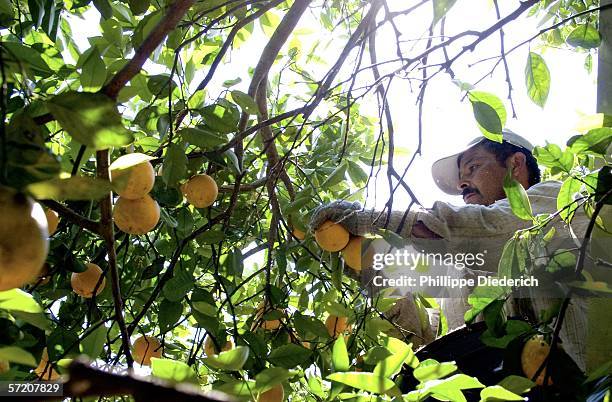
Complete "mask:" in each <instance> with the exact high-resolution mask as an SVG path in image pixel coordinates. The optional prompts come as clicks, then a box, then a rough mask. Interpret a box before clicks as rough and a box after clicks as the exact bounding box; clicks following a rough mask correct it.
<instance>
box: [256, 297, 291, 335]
mask: <svg viewBox="0 0 612 402" xmlns="http://www.w3.org/2000/svg"><path fill="white" fill-rule="evenodd" d="M270 311H271V309H270V308H266V307H265V306H264V303H263V302H262V303H260V304H259V306H257V311H256V312H255V319H254V320H253V325H252V328H251V330H255V329H256V328H258V327H261V328H263V329H265V330H267V331H273V330H276V329H278V328H279V327H280V326H281V321H280V320H279V319H276V320H266V319H264V315H266V314H267V313H269V312H270ZM276 311H280V313H281V314H282V315H283V316H284V315H285V312H284V311H283V310H280V309H276Z"/></svg>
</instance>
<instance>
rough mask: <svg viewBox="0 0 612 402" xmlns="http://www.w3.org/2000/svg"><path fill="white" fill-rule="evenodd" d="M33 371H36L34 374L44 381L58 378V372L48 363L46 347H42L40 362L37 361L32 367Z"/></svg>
mask: <svg viewBox="0 0 612 402" xmlns="http://www.w3.org/2000/svg"><path fill="white" fill-rule="evenodd" d="M34 373H36V375H37V376H38V377H39V378H40V379H41V380H44V381H55V380H58V379H59V378H60V375H59V373H58V372H57V371H55V370H54V369H53V367H52V366H51V364H50V363H49V354H48V353H47V348H44V349H43V352H42V355H41V356H40V362H39V363H38V366H37V367H36V368H35V369H34Z"/></svg>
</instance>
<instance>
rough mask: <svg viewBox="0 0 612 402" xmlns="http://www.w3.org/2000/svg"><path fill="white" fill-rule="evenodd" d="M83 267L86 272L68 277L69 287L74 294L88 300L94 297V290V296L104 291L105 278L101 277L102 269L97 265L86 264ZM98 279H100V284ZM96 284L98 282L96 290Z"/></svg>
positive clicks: (75, 273) (74, 273)
mask: <svg viewBox="0 0 612 402" xmlns="http://www.w3.org/2000/svg"><path fill="white" fill-rule="evenodd" d="M85 266H86V267H87V270H85V271H83V272H73V273H72V275H71V276H70V286H72V290H74V293H76V294H78V295H79V296H82V297H85V298H87V299H89V298H91V297H93V296H94V290H95V292H96V294H95V295H96V296H97V295H99V294H100V292H102V291H103V290H104V287H105V286H106V278H105V277H104V276H103V275H102V268H100V267H99V266H98V265H96V264H94V263H91V262H88V263H86V264H85ZM100 278H102V279H101V282H100ZM98 282H100V285H99V286H98V287H97V289H96V286H97V285H98Z"/></svg>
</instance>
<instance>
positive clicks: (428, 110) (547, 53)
mask: <svg viewBox="0 0 612 402" xmlns="http://www.w3.org/2000/svg"><path fill="white" fill-rule="evenodd" d="M499 3H501V4H500V5H501V7H502V10H501V15H502V16H505V15H507V14H508V13H510V12H511V11H512V10H514V8H515V7H516V6H517V5H518V1H502V2H499ZM390 6H391V7H394V6H395V7H398V9H399V8H400V7H401V8H405V7H406V4H405V2H403V1H402V2H399V1H395V2H393V1H392V2H390ZM392 9H393V8H392ZM85 16H86V20H85V21H84V20H80V19H78V18H77V17H71V25H72V27H73V30H74V33H75V35H74V37H75V38H76V41H77V44H78V45H79V47H80V49H81V50H82V51H84V50H86V49H87V48H89V44H88V42H87V39H86V38H87V37H91V36H96V35H99V32H98V30H97V28H98V25H97V24H96V23H88V22H87V21H92V22H93V21H98V19H99V14H98V12H97V11H96V10H95V9H94V8H92V9H90V10H89V11H88V12H87V13H85ZM315 17H316V16H315V15H313V14H312V13H311V14H308V13H307V14H306V15H305V16H304V17H303V18H302V20H301V21H300V24H299V25H298V30H299V31H301V32H302V35H300V39H301V40H302V42H303V43H306V44H305V45H304V47H303V48H304V49H305V50H306V49H309V46H308V45H307V44H308V43H309V41H310V43H312V42H314V40H315V39H317V38H319V39H320V38H321V35H320V33H321V30H318V29H317V24H318V22H317V20H316V19H315ZM447 17H448V18H447V22H446V34H447V35H453V34H454V33H458V32H462V31H464V30H467V29H472V30H473V29H477V30H482V29H485V28H486V27H488V26H490V25H491V24H493V23H494V21H495V20H496V17H495V11H494V9H493V6H492V4H491V2H473V3H470V5H469V7H468V6H466V0H459V1H457V3H456V4H455V6H454V7H453V8H452V9H451V10H450V11H449V13H448V15H447ZM430 20H431V6H430V5H429V4H427V5H425V6H423V7H421V9H420V10H419V12H417V13H414V14H412V15H410V16H409V17H403V18H398V19H397V20H396V21H397V26H398V28H399V30H400V31H402V34H403V35H402V37H401V39H402V40H413V39H418V38H420V37H422V36H424V35H425V34H426V28H427V27H426V21H430ZM537 23H538V18H525V16H522V17H521V18H519V20H518V21H515V22H513V23H511V24H510V25H509V26H508V27H507V29H506V30H505V32H506V49H509V48H511V47H512V46H513V45H514V44H516V43H518V42H520V41H522V40H525V39H527V38H529V37H530V36H532V35H533V34H534V33H535V32H537V31H538V30H539V29H540V28H538V27H537ZM546 26H548V24H544V25H543V27H546ZM436 34H437V33H436ZM255 37H261V40H256V38H255ZM323 38H324V41H323V43H325V41H329V40H330V38H329V35H328V36H327V37H326V36H323ZM332 39H333V38H332ZM335 39H336V40H331V41H330V44H329V45H328V46H327V47H323V46H322V47H320V48H319V49H318V50H317V51H318V52H319V53H320V55H321V57H323V58H324V59H326V60H327V61H328V62H329V63H332V62H333V61H334V60H335V57H337V54H338V46H339V45H342V44H343V43H344V41H343V40H337V38H335ZM343 39H344V38H343ZM470 40H471V38H470ZM265 42H266V38H265V37H264V36H263V34H262V32H261V30H260V29H259V28H258V26H257V24H256V28H255V31H254V33H253V37H252V38H251V40H250V41H249V46H248V47H246V46H245V47H241V48H239V49H238V50H234V51H232V52H230V58H231V59H230V60H233V61H234V63H232V64H231V65H232V66H235V65H236V64H240V66H241V67H244V65H245V64H241V63H235V61H236V60H239V59H240V60H252V61H253V62H252V63H250V64H249V65H251V64H254V62H255V60H257V58H258V56H259V54H260V52H261V48H263V45H264V44H265ZM411 43H415V42H408V41H407V42H405V46H404V49H406V50H408V46H410V44H411ZM419 43H424V42H419ZM462 43H467V42H462ZM538 43H539V42H537V41H535V42H534V43H533V47H532V50H533V51H536V52H538V53H540V54H541V55H542V56H543V57H544V58H545V60H546V62H547V64H548V67H549V69H550V71H551V76H552V83H551V89H550V93H549V96H548V101H547V103H546V106H545V107H544V109H541V108H540V107H539V106H537V105H535V104H534V103H533V102H531V100H530V99H529V98H528V96H527V92H526V88H525V83H524V69H525V62H526V58H527V54H528V51H529V48H528V46H524V47H522V48H520V49H518V50H517V51H515V52H514V53H512V54H511V55H509V56H508V58H507V59H508V63H509V69H510V76H511V79H512V84H513V87H514V91H513V98H514V104H515V107H516V111H517V115H518V119H512V118H511V108H510V103H509V102H508V100H507V99H506V98H507V86H506V82H505V74H504V69H503V66H502V65H501V64H500V65H499V67H498V68H497V70H496V71H495V74H494V75H493V77H492V78H487V79H486V80H484V81H482V82H481V83H480V84H479V85H478V86H477V88H476V89H477V90H481V91H487V92H492V93H494V94H496V95H497V96H498V97H499V98H501V99H502V100H504V102H505V105H506V110H507V112H508V121H507V124H506V126H507V127H508V128H510V129H512V130H513V131H515V132H517V133H519V134H521V135H523V136H524V137H526V138H527V139H529V140H530V141H531V142H532V143H533V144H534V145H544V144H545V143H546V141H549V142H554V143H557V144H560V145H563V144H564V143H565V141H566V140H567V139H568V138H569V137H570V136H571V135H573V134H575V133H574V132H573V131H572V130H573V127H575V126H576V124H577V122H578V120H579V118H580V115H581V114H592V113H595V96H596V91H595V79H596V75H595V74H592V75H589V74H588V73H587V71H586V70H585V68H584V57H585V55H586V54H577V53H576V52H574V51H571V50H567V49H551V48H546V49H540V48H537V44H538ZM416 46H419V45H416ZM499 46H500V41H499V35H498V34H495V35H493V36H491V37H490V38H489V39H487V40H485V41H483V42H482V43H481V44H480V45H479V46H478V48H477V51H476V55H477V57H475V55H474V54H467V55H465V56H466V57H465V59H464V60H466V61H469V63H473V62H475V61H478V60H480V59H482V58H486V57H490V56H495V55H497V54H499ZM377 47H378V53H379V60H384V59H385V58H394V55H395V50H396V48H395V37H394V35H393V31H392V28H391V26H390V25H389V24H387V25H385V28H384V29H382V30H381V31H380V33H379V36H378V40H377ZM321 49H323V50H321ZM284 51H286V49H284ZM451 55H452V53H451ZM596 59H597V58H596V57H594V63H593V71H597V66H596ZM351 60H353V59H351ZM439 61H441V60H439ZM493 62H494V61H491V62H483V63H479V64H478V65H476V66H474V67H471V68H469V69H468V68H466V63H458V64H456V65H454V72H455V74H456V78H457V79H460V80H462V81H464V82H469V83H473V82H475V81H476V80H477V79H479V78H480V77H481V76H483V75H485V74H486V73H487V72H488V71H489V70H490V68H491V66H492V63H493ZM347 64H350V62H348V61H347ZM365 64H366V65H368V64H369V63H365ZM309 67H310V66H309ZM349 67H350V65H349ZM147 69H148V71H149V72H151V73H159V72H162V71H161V70H160V69H159V67H158V66H156V65H154V64H152V63H148V64H147ZM311 71H315V72H317V71H322V72H324V71H326V68H324V67H323V66H319V67H317V66H316V65H313V66H312V70H311ZM205 72H206V70H205V69H202V70H200V71H198V72H197V75H196V77H198V76H200V77H201V76H203V74H204V73H205ZM382 72H383V73H384V69H383V70H382ZM218 75H219V77H218V79H217V81H216V82H222V81H223V80H224V79H232V78H235V77H236V76H242V77H243V82H242V83H241V84H239V85H238V86H236V87H235V89H240V90H243V91H245V92H246V87H247V85H248V82H249V80H248V76H247V75H246V72H244V71H236V70H235V69H234V68H224V69H223V70H218ZM199 80H200V79H199V78H196V79H195V80H194V81H195V82H199ZM412 85H413V88H412V89H411V88H410V84H409V83H408V82H407V81H406V80H401V79H396V80H394V83H393V85H392V86H391V89H390V92H389V99H390V105H391V110H392V113H393V124H394V126H395V131H396V136H395V139H396V147H398V148H404V149H407V150H409V151H412V150H414V149H415V148H416V139H417V108H416V104H415V103H416V94H417V91H418V88H417V87H416V85H418V84H412ZM356 86H358V85H356ZM210 93H214V91H213V89H212V88H211V90H210ZM462 97H463V94H462V93H461V92H460V90H459V88H458V87H457V86H456V85H455V84H453V83H452V82H451V78H450V76H449V75H447V74H439V75H438V76H437V77H436V78H435V79H434V80H432V81H431V82H430V84H429V87H428V92H427V95H426V102H425V109H424V110H425V112H424V119H423V121H424V133H423V134H424V135H423V146H422V155H421V157H420V158H417V159H416V161H415V163H414V164H413V167H412V168H411V169H410V171H409V174H408V175H407V179H406V180H407V182H408V184H409V185H410V186H411V187H412V189H413V191H414V192H415V194H416V195H417V196H418V198H419V200H420V201H421V203H422V204H423V205H424V206H426V207H427V206H430V205H431V204H432V203H433V202H434V201H435V200H445V201H449V202H452V203H455V204H458V205H461V204H462V203H463V201H462V200H461V198H460V197H453V196H448V195H446V194H444V193H442V192H441V191H440V190H438V189H437V187H436V186H435V184H434V181H433V179H432V178H431V173H430V169H431V164H432V163H433V162H434V161H435V160H436V159H438V158H439V157H441V156H446V155H450V154H452V153H455V152H456V151H457V150H459V149H461V147H462V145H464V144H465V143H467V142H468V141H469V140H470V139H472V138H474V137H475V136H477V135H479V134H480V132H479V130H478V128H477V126H476V123H475V119H474V117H473V114H472V109H471V105H470V103H469V102H468V101H467V100H463V101H462ZM372 99H373V98H372ZM375 105H376V104H375V103H374V102H370V107H369V108H368V107H367V106H365V107H364V109H362V110H364V111H368V110H370V112H369V113H370V114H371V115H376V114H377V112H376V109H375ZM409 156H410V154H408V155H404V156H399V155H398V156H397V157H396V162H395V164H396V167H397V168H398V170H400V171H402V170H403V166H405V163H406V162H407V160H408V157H409ZM374 185H375V186H376V187H375V189H376V194H377V196H376V206H377V207H379V208H380V207H381V206H382V205H384V203H385V202H386V200H387V198H388V188H387V182H386V176H385V173H384V171H383V172H381V174H380V175H379V180H378V181H377V183H375V184H374V183H372V186H374ZM373 189H374V187H371V188H370V192H369V194H370V195H372V194H374V192H373V191H372V190H373ZM407 201H408V197H407V194H406V193H405V192H403V190H402V189H401V188H400V189H398V191H397V192H396V199H395V205H398V206H399V205H407ZM367 205H368V206H369V207H371V206H374V198H373V197H369V199H368V200H367Z"/></svg>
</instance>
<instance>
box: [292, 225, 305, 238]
mask: <svg viewBox="0 0 612 402" xmlns="http://www.w3.org/2000/svg"><path fill="white" fill-rule="evenodd" d="M293 235H294V236H295V238H296V239H298V240H304V238H306V233H304V232H302V231H301V230H300V229H298V228H295V229H293Z"/></svg>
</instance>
